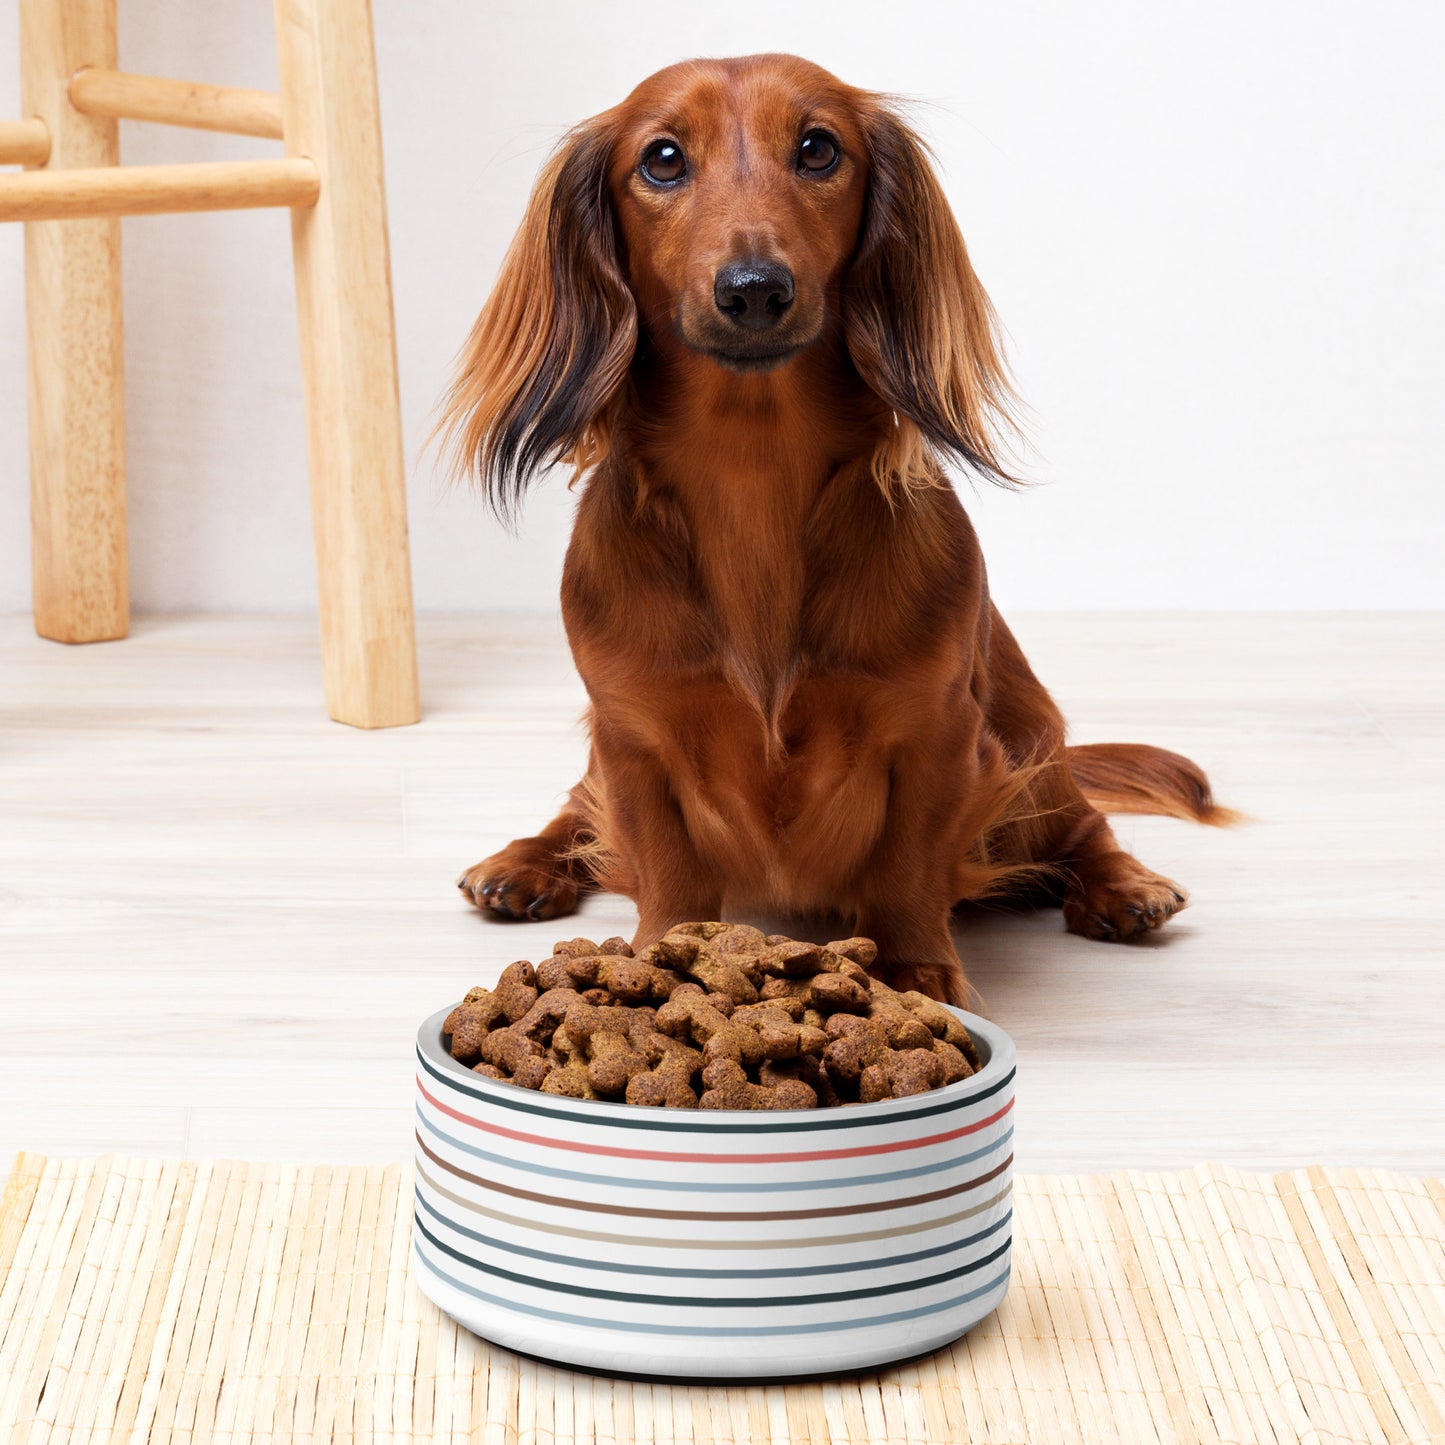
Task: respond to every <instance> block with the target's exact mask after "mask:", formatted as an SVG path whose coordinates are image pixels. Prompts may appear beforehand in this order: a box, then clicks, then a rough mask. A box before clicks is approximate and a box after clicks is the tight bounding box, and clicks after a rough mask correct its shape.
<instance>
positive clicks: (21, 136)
mask: <svg viewBox="0 0 1445 1445" xmlns="http://www.w3.org/2000/svg"><path fill="white" fill-rule="evenodd" d="M49 159H50V130H49V128H48V127H47V126H46V124H45V122H44V121H43V120H38V119H33V120H0V166H43V165H44V164H45V162H46V161H48V160H49Z"/></svg>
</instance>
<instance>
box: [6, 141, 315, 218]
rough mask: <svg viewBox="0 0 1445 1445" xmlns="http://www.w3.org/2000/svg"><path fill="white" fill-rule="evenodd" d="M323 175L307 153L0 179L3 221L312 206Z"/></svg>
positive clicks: (60, 171)
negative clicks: (280, 156)
mask: <svg viewBox="0 0 1445 1445" xmlns="http://www.w3.org/2000/svg"><path fill="white" fill-rule="evenodd" d="M320 194H321V177H320V175H319V173H318V172H317V169H316V167H315V165H314V164H313V163H312V162H311V161H309V160H307V159H306V158H305V157H303V156H288V157H287V158H286V159H284V160H265V161H207V162H205V163H203V164H199V165H167V166H105V167H99V168H96V169H76V170H54V171H26V172H24V173H23V174H22V175H11V176H0V221H63V220H69V219H73V218H74V217H77V216H148V215H155V214H158V213H160V212H165V211H236V210H246V209H249V208H251V207H257V206H314V205H315V204H316V198H317V197H318V196H319V195H320Z"/></svg>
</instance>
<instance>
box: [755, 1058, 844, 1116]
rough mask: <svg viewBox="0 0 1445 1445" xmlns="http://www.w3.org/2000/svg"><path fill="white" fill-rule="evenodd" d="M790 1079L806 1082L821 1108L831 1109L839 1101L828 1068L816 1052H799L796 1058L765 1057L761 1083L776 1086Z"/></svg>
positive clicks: (761, 1066)
mask: <svg viewBox="0 0 1445 1445" xmlns="http://www.w3.org/2000/svg"><path fill="white" fill-rule="evenodd" d="M789 1079H796V1080H798V1081H799V1082H801V1083H804V1084H806V1085H807V1086H808V1087H809V1088H810V1089H811V1090H812V1091H813V1093H814V1094H815V1095H816V1096H817V1099H818V1107H819V1108H827V1109H831V1108H832V1107H833V1106H834V1105H835V1104H837V1103H838V1102H839V1100H838V1091H837V1090H836V1089H835V1088H834V1087H833V1081H832V1079H830V1078H829V1077H828V1070H827V1069H826V1068H824V1067H823V1061H822V1059H820V1058H819V1057H818V1056H817V1055H816V1054H799V1055H798V1057H797V1058H795V1059H764V1060H763V1062H762V1064H761V1065H760V1066H759V1068H758V1083H760V1084H767V1085H769V1086H770V1087H776V1086H777V1085H779V1084H782V1083H784V1082H786V1081H787V1080H789Z"/></svg>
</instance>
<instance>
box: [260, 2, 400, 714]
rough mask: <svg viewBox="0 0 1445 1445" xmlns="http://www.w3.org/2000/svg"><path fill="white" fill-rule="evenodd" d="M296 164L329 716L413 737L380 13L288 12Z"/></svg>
mask: <svg viewBox="0 0 1445 1445" xmlns="http://www.w3.org/2000/svg"><path fill="white" fill-rule="evenodd" d="M276 38H277V44H278V47H279V53H280V70H281V109H282V116H283V123H284V127H285V133H286V151H287V154H288V155H301V156H309V157H310V158H311V160H312V161H314V162H315V164H316V165H317V167H318V168H319V170H320V172H321V198H320V200H319V201H318V202H317V204H316V205H315V206H313V207H311V208H310V209H303V208H298V209H296V210H294V211H292V213H291V237H292V244H293V250H294V254H295V261H296V308H297V312H298V315H299V319H300V324H301V367H302V373H303V380H304V384H305V390H306V430H307V445H308V449H309V452H310V460H311V508H312V518H313V523H314V527H315V533H316V570H317V574H318V580H319V583H320V593H321V648H322V659H323V663H324V666H325V672H326V706H327V708H328V710H329V711H330V713H331V716H332V717H334V718H336V719H337V720H338V721H340V722H347V723H352V724H354V725H356V726H358V727H392V726H395V725H397V724H399V723H411V722H415V721H416V720H417V718H418V717H419V716H420V710H419V707H418V702H417V678H416V641H415V636H414V629H413V621H412V603H411V565H410V562H409V560H408V552H407V528H406V470H405V462H404V458H403V454H402V440H401V404H400V398H399V395H398V389H397V374H396V332H395V324H394V321H393V316H392V305H391V265H390V260H389V257H388V254H387V236H386V197H385V192H384V189H383V184H382V172H381V121H380V116H379V113H378V107H377V95H376V64H375V56H374V53H373V48H372V35H371V12H370V8H369V5H368V3H367V0H276Z"/></svg>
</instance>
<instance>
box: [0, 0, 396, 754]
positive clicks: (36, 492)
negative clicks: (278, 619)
mask: <svg viewBox="0 0 1445 1445" xmlns="http://www.w3.org/2000/svg"><path fill="white" fill-rule="evenodd" d="M276 39H277V46H278V49H279V54H280V72H281V93H280V95H273V94H270V93H268V92H265V91H255V90H236V89H227V88H222V87H218V86H211V85H192V84H188V83H186V82H183V81H175V80H158V79H154V78H152V77H150V76H143V75H127V74H123V73H121V72H120V71H118V70H117V69H116V24H115V0H20V60H21V68H22V77H21V82H22V95H23V101H24V109H25V112H26V119H24V120H19V121H12V122H6V123H0V164H20V165H23V166H27V167H32V168H33V167H40V168H43V169H30V170H27V171H26V172H25V173H24V174H20V175H9V176H0V221H24V222H26V223H27V224H26V227H25V283H26V315H27V322H28V325H27V330H28V333H29V372H30V481H31V529H32V546H33V554H34V572H35V629H36V631H37V632H38V633H39V634H40V635H41V636H42V637H49V638H54V639H55V640H56V641H59V642H99V641H102V640H105V639H108V638H116V637H124V636H125V635H126V631H127V629H128V626H129V612H130V605H129V595H128V585H127V578H126V537H125V418H124V413H123V404H122V388H121V375H122V370H121V324H120V220H119V218H120V217H121V216H138V215H147V214H152V213H155V212H159V211H219V210H233V209H237V208H243V207H250V206H289V207H290V208H291V239H292V249H293V255H294V260H295V266H296V311H297V318H298V320H299V322H300V328H301V366H302V375H303V377H304V380H305V388H306V431H307V449H308V452H309V456H310V469H311V507H312V518H313V524H314V528H315V540H316V562H317V574H318V577H319V580H320V593H321V599H320V614H321V643H322V658H323V664H324V670H325V676H326V706H327V709H328V710H329V711H330V713H331V716H332V717H334V718H336V719H338V720H339V721H341V722H346V723H353V724H355V725H356V726H358V727H391V726H394V725H396V724H400V723H410V722H415V721H416V720H417V718H418V716H419V715H420V714H419V710H418V703H417V679H416V642H415V637H414V632H413V624H412V602H411V568H410V563H409V561H408V555H407V529H406V481H405V467H404V461H403V455H402V441H401V414H400V403H399V399H398V392H397V375H396V332H395V326H394V322H393V317H392V305H391V271H390V263H389V260H388V256H387V237H386V198H385V193H384V190H383V185H382V173H381V125H380V119H379V116H378V109H377V94H376V62H375V55H374V53H373V47H372V34H371V13H370V9H369V5H368V0H276ZM118 119H127V120H148V121H162V122H165V123H167V124H170V125H184V126H196V127H200V128H202V129H205V130H218V131H229V132H233V133H236V134H240V135H252V136H262V137H265V138H268V139H272V140H284V141H285V143H286V155H285V157H284V158H277V159H271V160H254V161H228V162H215V163H209V164H203V165H160V166H122V165H120V164H119V160H120V157H119V147H118V142H117V130H118V126H117V120H118Z"/></svg>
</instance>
